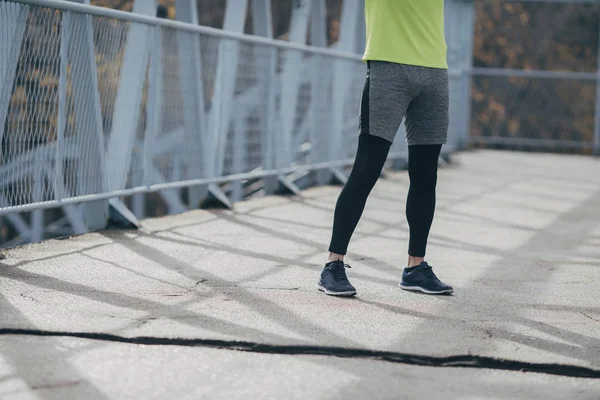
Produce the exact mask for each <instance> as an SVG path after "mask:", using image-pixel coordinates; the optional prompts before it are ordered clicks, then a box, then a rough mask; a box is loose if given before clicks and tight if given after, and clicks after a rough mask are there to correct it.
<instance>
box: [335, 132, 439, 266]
mask: <svg viewBox="0 0 600 400" xmlns="http://www.w3.org/2000/svg"><path fill="white" fill-rule="evenodd" d="M390 146H391V143H390V142H389V141H387V140H385V139H382V138H379V137H377V136H373V135H370V134H368V133H365V134H361V135H360V136H359V141H358V151H357V154H356V159H355V161H354V166H353V167H352V172H351V173H350V177H349V178H348V182H346V185H344V188H343V189H342V192H341V193H340V196H339V197H338V200H337V203H336V207H335V213H334V220H333V232H332V237H331V243H330V245H329V251H330V252H332V253H336V254H342V255H345V254H346V252H347V250H348V243H349V242H350V238H351V237H352V234H353V233H354V229H355V228H356V225H357V224H358V221H359V220H360V217H361V215H362V213H363V210H364V208H365V204H366V202H367V197H368V196H369V194H370V193H371V190H372V189H373V186H375V183H376V182H377V179H378V178H379V175H380V174H381V170H382V169H383V165H384V164H385V161H386V159H387V156H388V152H389V150H390ZM441 149H442V145H416V146H409V147H408V174H409V177H410V187H409V190H408V199H407V201H406V218H407V220H408V225H409V230H410V240H409V247H408V254H409V255H411V256H413V257H424V256H425V249H426V247H427V238H428V236H429V230H430V228H431V223H432V222H433V214H434V211H435V187H436V183H437V167H438V158H439V155H440V151H441Z"/></svg>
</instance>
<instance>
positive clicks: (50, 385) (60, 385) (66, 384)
mask: <svg viewBox="0 0 600 400" xmlns="http://www.w3.org/2000/svg"><path fill="white" fill-rule="evenodd" d="M79 383H81V380H76V381H66V382H55V383H47V384H43V385H34V386H31V388H32V389H33V390H40V389H58V388H64V387H69V386H75V385H78V384H79Z"/></svg>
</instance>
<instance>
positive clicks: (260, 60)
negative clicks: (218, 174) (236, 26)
mask: <svg viewBox="0 0 600 400" xmlns="http://www.w3.org/2000/svg"><path fill="white" fill-rule="evenodd" d="M272 19H273V18H272V15H271V1H270V0H252V21H253V22H252V25H253V29H254V34H255V35H258V36H262V37H266V38H270V39H272V38H273V22H272ZM276 57H277V49H275V48H273V47H270V46H256V47H255V49H254V62H255V63H256V70H257V74H258V82H259V85H260V87H261V90H259V91H258V95H259V96H260V98H259V99H258V100H257V101H258V103H259V104H260V103H261V102H263V101H264V106H263V107H260V108H259V112H260V119H261V131H262V135H261V162H262V167H263V168H264V169H266V170H269V169H272V168H273V162H274V144H275V143H274V140H275V138H274V133H275V131H274V129H273V122H274V117H275V87H276V85H275V84H274V82H275V80H276V78H275V73H276V72H275V69H276V65H275V63H276ZM262 96H265V97H266V98H263V97H262ZM263 99H264V100H263ZM263 182H264V190H265V193H266V194H271V193H274V192H275V191H276V190H277V186H278V181H277V177H275V176H269V177H265V178H264V179H263Z"/></svg>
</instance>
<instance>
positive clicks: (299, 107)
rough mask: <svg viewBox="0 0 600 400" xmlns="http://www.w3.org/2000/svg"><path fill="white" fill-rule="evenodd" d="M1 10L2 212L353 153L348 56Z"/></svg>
mask: <svg viewBox="0 0 600 400" xmlns="http://www.w3.org/2000/svg"><path fill="white" fill-rule="evenodd" d="M0 7H2V12H1V13H0V43H13V44H14V43H18V44H20V46H12V47H6V46H3V47H2V51H3V52H5V54H3V57H2V59H3V61H2V67H3V69H2V77H3V81H2V84H3V85H2V88H3V98H2V100H3V103H2V104H3V105H5V109H6V116H5V118H4V119H3V120H4V121H5V123H4V126H3V135H2V158H1V164H0V175H1V176H2V180H1V182H0V199H2V202H3V204H2V206H1V207H0V212H1V213H2V214H6V213H9V212H16V211H23V210H31V209H34V208H37V207H50V206H57V205H63V204H68V203H75V202H80V201H86V200H93V199H100V198H108V197H111V196H122V195H127V194H134V193H138V192H143V191H156V190H162V189H165V190H166V189H177V188H182V187H185V186H188V185H199V184H206V183H209V182H216V181H222V180H223V179H225V178H227V177H229V176H232V177H233V178H235V179H241V178H244V177H251V176H262V175H265V174H279V173H284V172H286V171H287V172H290V171H292V170H294V169H295V168H300V167H304V168H312V167H314V166H315V164H316V163H321V164H323V163H325V166H327V163H329V164H331V165H336V163H340V162H341V163H343V162H347V161H348V160H350V159H351V158H352V156H353V153H354V151H355V149H356V142H357V140H356V139H357V124H358V118H357V110H358V106H359V102H360V97H359V96H360V94H361V88H362V84H363V82H364V77H365V72H366V71H365V65H364V63H363V62H362V61H361V60H360V57H359V56H344V57H342V56H340V55H339V54H333V53H334V52H332V54H328V52H327V51H321V52H317V51H315V50H314V49H311V48H308V47H304V48H294V47H287V46H286V45H284V44H282V45H274V44H273V43H271V42H269V41H263V42H260V41H253V40H248V38H245V37H241V38H228V37H223V36H219V35H218V34H215V33H214V32H213V33H206V32H202V31H192V30H189V29H188V30H183V29H177V27H171V26H164V25H159V24H152V23H143V22H136V21H131V20H126V19H120V18H116V17H106V16H99V15H87V14H85V13H80V12H74V11H67V10H60V9H55V8H50V7H43V6H37V5H27V4H23V3H20V2H12V1H6V2H2V3H1V4H0ZM11 71H16V73H13V74H11ZM8 88H9V89H8ZM323 167H324V166H323V165H321V166H320V168H323ZM261 174H262V175H261ZM233 178H232V179H233Z"/></svg>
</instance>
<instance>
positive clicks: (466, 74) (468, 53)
mask: <svg viewBox="0 0 600 400" xmlns="http://www.w3.org/2000/svg"><path fill="white" fill-rule="evenodd" d="M462 1H463V16H464V21H463V22H464V24H463V28H462V31H463V34H462V35H461V41H462V43H463V45H464V58H463V60H462V74H461V79H462V80H463V85H462V88H463V96H464V97H463V99H464V105H465V107H464V111H463V112H464V115H463V123H462V130H461V131H460V132H459V133H460V135H459V136H458V138H457V139H458V140H459V141H458V143H456V145H457V148H459V149H460V148H464V147H465V146H466V144H467V142H468V141H469V137H470V136H471V101H472V91H473V73H472V71H473V35H474V29H475V3H474V1H472V0H462Z"/></svg>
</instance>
